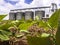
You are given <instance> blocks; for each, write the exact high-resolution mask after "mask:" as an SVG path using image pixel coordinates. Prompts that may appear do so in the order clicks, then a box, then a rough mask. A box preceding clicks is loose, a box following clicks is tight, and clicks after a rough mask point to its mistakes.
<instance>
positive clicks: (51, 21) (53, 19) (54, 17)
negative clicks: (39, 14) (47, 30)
mask: <svg viewBox="0 0 60 45" xmlns="http://www.w3.org/2000/svg"><path fill="white" fill-rule="evenodd" d="M59 14H60V9H59V10H57V11H55V12H54V13H53V14H52V16H51V17H50V19H49V20H48V23H49V25H50V26H51V27H56V26H57V23H58V17H59Z"/></svg>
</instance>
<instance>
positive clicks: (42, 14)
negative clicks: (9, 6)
mask: <svg viewBox="0 0 60 45" xmlns="http://www.w3.org/2000/svg"><path fill="white" fill-rule="evenodd" d="M56 10H57V5H56V4H55V3H52V4H51V5H50V6H43V7H32V8H23V9H14V10H10V13H9V19H10V20H21V19H22V18H23V17H24V19H25V20H29V19H33V20H35V18H36V16H38V17H39V19H47V18H49V17H50V16H51V14H52V13H53V12H54V11H56Z"/></svg>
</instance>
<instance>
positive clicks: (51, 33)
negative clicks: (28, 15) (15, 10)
mask: <svg viewBox="0 0 60 45" xmlns="http://www.w3.org/2000/svg"><path fill="white" fill-rule="evenodd" d="M59 12H60V9H59V10H57V11H56V12H54V13H53V14H52V16H51V17H50V19H48V21H43V20H39V19H36V20H26V21H25V20H3V18H4V17H5V16H6V15H1V16H0V41H8V40H9V41H12V42H13V43H14V42H17V41H18V39H21V38H23V37H24V36H25V37H26V38H27V39H26V40H27V41H28V44H29V45H59V44H60V40H59V38H60V35H59V34H60V13H59ZM58 17H59V18H58ZM57 28H58V29H57ZM56 30H57V33H56ZM24 39H25V38H24Z"/></svg>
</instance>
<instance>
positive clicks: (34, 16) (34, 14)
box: [33, 11, 36, 20]
mask: <svg viewBox="0 0 60 45" xmlns="http://www.w3.org/2000/svg"><path fill="white" fill-rule="evenodd" d="M35 17H36V16H35V11H34V15H33V18H34V20H35Z"/></svg>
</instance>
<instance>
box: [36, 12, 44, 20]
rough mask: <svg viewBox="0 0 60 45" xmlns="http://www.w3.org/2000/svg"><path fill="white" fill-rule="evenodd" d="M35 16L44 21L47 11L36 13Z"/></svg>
mask: <svg viewBox="0 0 60 45" xmlns="http://www.w3.org/2000/svg"><path fill="white" fill-rule="evenodd" d="M35 16H38V18H39V19H42V17H45V11H36V12H35Z"/></svg>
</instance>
